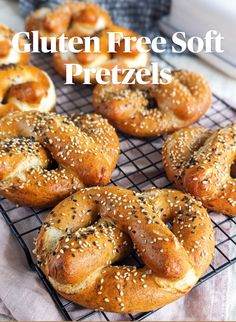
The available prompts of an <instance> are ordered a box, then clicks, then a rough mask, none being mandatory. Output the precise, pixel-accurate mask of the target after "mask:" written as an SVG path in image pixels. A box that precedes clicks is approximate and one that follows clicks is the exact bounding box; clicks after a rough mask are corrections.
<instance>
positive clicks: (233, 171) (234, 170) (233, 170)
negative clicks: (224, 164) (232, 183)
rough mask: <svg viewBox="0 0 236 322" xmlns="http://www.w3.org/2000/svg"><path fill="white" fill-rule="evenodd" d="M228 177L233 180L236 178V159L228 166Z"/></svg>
mask: <svg viewBox="0 0 236 322" xmlns="http://www.w3.org/2000/svg"><path fill="white" fill-rule="evenodd" d="M230 176H231V178H233V179H235V178H236V159H235V160H234V162H233V163H232V164H231V166H230Z"/></svg>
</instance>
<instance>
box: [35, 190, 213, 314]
mask: <svg viewBox="0 0 236 322" xmlns="http://www.w3.org/2000/svg"><path fill="white" fill-rule="evenodd" d="M167 222H171V223H172V226H173V229H172V230H170V229H169V228H168V226H167V225H166V223H167ZM132 244H133V246H134V247H135V248H136V250H137V253H138V254H139V256H140V257H141V259H142V260H143V262H144V267H143V268H136V267H134V266H116V265H115V263H116V262H118V261H120V260H122V259H124V258H125V257H126V256H128V255H129V254H130V252H131V251H132ZM213 252H214V233H213V227H212V224H211V220H210V218H209V216H208V215H207V212H206V210H205V209H204V208H203V207H202V206H201V204H200V203H199V202H197V201H196V200H195V199H194V198H193V197H191V196H190V195H187V194H183V193H181V192H179V191H174V190H166V189H164V190H159V189H153V190H149V191H147V192H144V193H134V192H132V191H130V190H127V189H123V188H119V187H115V186H109V187H101V188H99V187H95V188H87V189H82V190H80V191H79V192H77V193H75V194H74V195H72V196H71V197H69V198H67V199H65V200H64V201H62V202H61V203H60V204H58V205H57V206H56V207H55V208H54V209H53V210H52V211H51V212H50V213H49V215H48V216H47V218H46V220H45V223H44V224H43V226H42V228H41V230H40V233H39V236H38V238H37V241H36V254H37V259H38V261H39V263H40V264H41V268H42V270H43V271H44V273H45V274H46V276H47V278H48V279H49V281H50V282H51V283H52V285H53V286H54V287H55V289H56V290H57V291H58V292H59V293H60V294H61V295H63V296H64V297H65V298H67V299H69V300H72V301H74V302H76V303H78V304H80V305H83V306H86V307H89V308H92V309H99V310H106V311H112V312H139V311H148V310H151V309H156V308H159V307H161V306H163V305H165V304H167V303H170V302H171V301H173V300H175V299H177V298H179V297H181V296H183V295H184V294H186V293H187V292H188V291H189V290H190V289H191V288H192V287H193V286H194V285H195V283H196V282H197V280H198V279H199V278H200V277H201V276H202V274H203V273H204V272H205V271H206V269H207V267H208V265H209V264H210V262H211V260H212V256H213Z"/></svg>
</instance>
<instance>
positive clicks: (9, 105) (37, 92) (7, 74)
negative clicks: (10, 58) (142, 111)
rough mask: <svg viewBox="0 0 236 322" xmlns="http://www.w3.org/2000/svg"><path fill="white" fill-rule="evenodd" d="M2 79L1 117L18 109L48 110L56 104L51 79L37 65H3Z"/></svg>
mask: <svg viewBox="0 0 236 322" xmlns="http://www.w3.org/2000/svg"><path fill="white" fill-rule="evenodd" d="M0 79H1V84H0V117H2V116H4V115H6V114H8V113H10V112H12V111H17V110H20V111H29V110H34V111H40V112H48V111H50V110H52V109H53V108H54V107H55V105H56V92H55V88H54V85H53V83H52V81H51V79H50V78H49V76H48V75H47V73H46V72H44V71H42V70H40V69H38V68H37V67H35V66H30V65H9V66H5V67H4V68H3V67H2V68H0Z"/></svg>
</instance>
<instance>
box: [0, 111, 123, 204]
mask: <svg viewBox="0 0 236 322" xmlns="http://www.w3.org/2000/svg"><path fill="white" fill-rule="evenodd" d="M0 128H1V132H0V139H1V145H0V193H1V194H2V195H3V196H5V197H7V198H9V199H10V200H12V201H14V202H16V203H18V204H22V205H26V206H33V207H48V206H52V205H55V204H56V203H58V202H59V201H61V200H62V199H64V198H65V197H67V196H68V195H70V194H71V193H73V192H75V191H77V190H78V189H80V188H82V187H84V186H90V185H103V184H106V183H108V182H109V180H110V178H111V175H112V171H113V169H114V167H115V165H116V163H117V159H118V155H119V141H118V138H117V135H116V133H115V130H114V129H113V128H112V126H111V125H109V124H108V122H107V121H106V120H104V119H102V118H101V117H100V116H98V115H95V114H94V115H92V114H91V115H86V116H77V117H74V118H71V117H66V116H61V115H57V114H54V113H47V114H44V113H39V112H14V113H11V114H8V115H7V116H5V117H4V118H2V119H1V120H0Z"/></svg>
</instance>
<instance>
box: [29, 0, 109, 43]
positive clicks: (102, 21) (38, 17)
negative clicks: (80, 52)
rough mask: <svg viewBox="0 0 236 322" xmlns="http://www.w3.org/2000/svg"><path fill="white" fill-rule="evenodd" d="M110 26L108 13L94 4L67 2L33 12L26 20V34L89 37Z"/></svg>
mask: <svg viewBox="0 0 236 322" xmlns="http://www.w3.org/2000/svg"><path fill="white" fill-rule="evenodd" d="M111 24H112V21H111V18H110V16H109V14H108V12H107V11H106V10H104V9H102V8H101V7H100V6H98V5H97V4H95V3H86V2H67V3H64V4H62V5H60V6H58V7H56V8H55V9H50V8H47V7H43V8H40V9H38V10H36V11H34V12H33V13H32V14H31V15H30V16H29V17H28V18H27V19H26V25H25V29H26V31H28V32H31V31H33V30H38V31H39V36H40V37H48V42H50V38H49V37H59V36H61V35H62V34H63V33H65V35H66V36H68V37H73V36H80V37H82V36H90V35H93V34H95V33H97V32H99V31H100V30H103V29H105V28H107V27H109V26H110V25H111Z"/></svg>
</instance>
